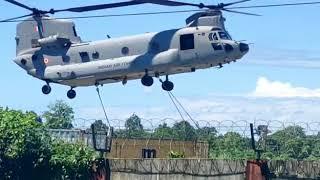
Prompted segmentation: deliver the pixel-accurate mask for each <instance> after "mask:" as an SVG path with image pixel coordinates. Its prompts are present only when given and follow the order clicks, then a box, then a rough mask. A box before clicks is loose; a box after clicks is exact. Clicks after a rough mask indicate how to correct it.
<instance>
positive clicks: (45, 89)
mask: <svg viewBox="0 0 320 180" xmlns="http://www.w3.org/2000/svg"><path fill="white" fill-rule="evenodd" d="M42 93H43V94H50V93H51V87H50V85H48V84H47V85H44V86H42Z"/></svg>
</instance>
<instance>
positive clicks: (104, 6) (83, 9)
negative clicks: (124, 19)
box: [49, 1, 144, 14]
mask: <svg viewBox="0 0 320 180" xmlns="http://www.w3.org/2000/svg"><path fill="white" fill-rule="evenodd" d="M143 3H144V2H140V1H127V2H118V3H110V4H100V5H92V6H82V7H75V8H67V9H60V10H51V11H49V12H50V13H52V14H53V13H56V12H64V11H68V12H87V11H96V10H102V9H111V8H117V7H124V6H132V5H138V4H143Z"/></svg>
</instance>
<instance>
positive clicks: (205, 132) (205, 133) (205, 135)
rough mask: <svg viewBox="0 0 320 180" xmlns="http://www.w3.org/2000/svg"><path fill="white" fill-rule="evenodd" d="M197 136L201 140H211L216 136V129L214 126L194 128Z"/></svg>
mask: <svg viewBox="0 0 320 180" xmlns="http://www.w3.org/2000/svg"><path fill="white" fill-rule="evenodd" d="M196 133H197V137H198V139H199V140H202V141H211V140H213V139H215V138H216V135H217V133H218V131H217V130H216V128H215V127H203V128H200V129H197V130H196Z"/></svg>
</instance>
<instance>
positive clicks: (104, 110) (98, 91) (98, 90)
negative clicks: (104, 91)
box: [96, 86, 111, 129]
mask: <svg viewBox="0 0 320 180" xmlns="http://www.w3.org/2000/svg"><path fill="white" fill-rule="evenodd" d="M96 90H97V93H98V97H99V100H100V103H101V107H102V109H103V112H104V115H105V117H106V120H107V122H108V125H109V129H110V127H111V124H110V121H109V118H108V115H107V112H106V109H105V107H104V105H103V102H102V98H101V95H100V89H99V87H98V86H97V89H96Z"/></svg>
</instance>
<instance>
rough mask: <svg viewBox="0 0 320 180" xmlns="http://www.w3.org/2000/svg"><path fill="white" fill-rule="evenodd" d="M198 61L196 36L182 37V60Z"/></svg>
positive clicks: (187, 35)
mask: <svg viewBox="0 0 320 180" xmlns="http://www.w3.org/2000/svg"><path fill="white" fill-rule="evenodd" d="M195 59H196V50H195V37H194V34H183V35H181V36H180V60H181V61H192V60H195Z"/></svg>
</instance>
